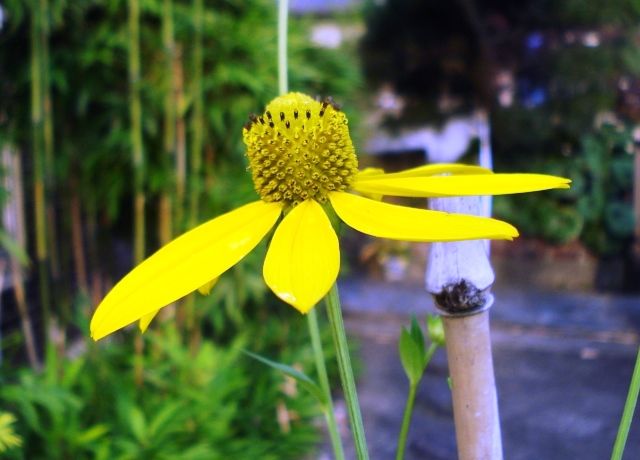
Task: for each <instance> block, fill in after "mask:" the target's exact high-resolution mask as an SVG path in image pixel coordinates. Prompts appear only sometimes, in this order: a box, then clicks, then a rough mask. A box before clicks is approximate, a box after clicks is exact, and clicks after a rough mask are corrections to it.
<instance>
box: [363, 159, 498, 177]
mask: <svg viewBox="0 0 640 460" xmlns="http://www.w3.org/2000/svg"><path fill="white" fill-rule="evenodd" d="M438 174H493V171H491V170H490V169H487V168H483V167H482V166H477V165H464V164H459V163H436V164H430V165H422V166H418V167H416V168H411V169H405V170H404V171H400V172H395V173H385V172H384V170H383V169H380V168H365V169H364V170H362V171H360V173H359V174H358V176H357V178H356V180H358V181H359V180H367V179H374V180H375V179H397V178H400V177H428V176H435V175H438Z"/></svg>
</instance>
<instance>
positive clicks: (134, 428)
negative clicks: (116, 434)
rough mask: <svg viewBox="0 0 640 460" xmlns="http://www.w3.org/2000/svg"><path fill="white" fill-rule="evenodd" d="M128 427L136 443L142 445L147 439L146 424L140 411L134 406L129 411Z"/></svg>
mask: <svg viewBox="0 0 640 460" xmlns="http://www.w3.org/2000/svg"><path fill="white" fill-rule="evenodd" d="M129 426H130V427H131V432H132V433H133V436H134V437H135V438H136V441H138V442H139V443H141V444H144V443H145V441H146V439H147V422H146V421H145V419H144V414H143V413H142V411H141V410H140V409H139V408H138V407H136V406H132V407H131V409H130V411H129Z"/></svg>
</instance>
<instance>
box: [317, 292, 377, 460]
mask: <svg viewBox="0 0 640 460" xmlns="http://www.w3.org/2000/svg"><path fill="white" fill-rule="evenodd" d="M325 302H326V304H327V312H328V314H329V323H330V324H331V332H332V334H333V344H334V346H335V347H336V354H337V358H338V370H339V371H340V381H341V382H342V390H343V391H344V398H345V401H346V403H347V408H348V410H349V421H350V422H351V431H352V433H353V442H354V444H355V446H356V453H357V455H358V459H359V460H367V459H368V458H369V453H368V451H367V440H366V438H365V436H364V424H363V423H362V414H361V413H360V404H359V403H358V394H357V392H356V383H355V379H354V377H353V368H352V367H351V358H350V357H349V345H348V343H347V335H346V333H345V330H344V321H343V320H342V309H341V306H340V297H339V294H338V286H337V285H336V284H334V285H333V287H332V288H331V290H330V291H329V294H327V297H326V298H325Z"/></svg>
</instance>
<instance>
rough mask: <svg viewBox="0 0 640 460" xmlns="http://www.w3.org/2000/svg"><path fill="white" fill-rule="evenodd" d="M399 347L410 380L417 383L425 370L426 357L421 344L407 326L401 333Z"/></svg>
mask: <svg viewBox="0 0 640 460" xmlns="http://www.w3.org/2000/svg"><path fill="white" fill-rule="evenodd" d="M398 349H399V351H400V361H401V362H402V367H403V368H404V372H405V373H406V374H407V377H408V379H409V382H411V384H412V385H415V384H417V383H418V381H419V380H420V377H421V376H422V372H423V371H424V357H423V355H422V353H421V351H420V346H419V345H418V344H417V343H416V341H415V340H414V338H413V336H412V335H411V333H410V332H409V331H408V330H407V329H405V328H403V329H402V332H401V333H400V342H399V344H398Z"/></svg>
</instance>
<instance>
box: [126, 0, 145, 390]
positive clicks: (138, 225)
mask: <svg viewBox="0 0 640 460" xmlns="http://www.w3.org/2000/svg"><path fill="white" fill-rule="evenodd" d="M128 39H129V113H130V117H131V121H130V122H131V131H130V132H131V160H132V163H133V187H134V228H133V232H134V239H133V260H134V265H137V264H139V263H140V262H142V260H143V259H144V253H145V245H144V236H145V215H144V213H145V194H144V175H145V170H144V167H145V165H144V152H143V145H142V106H141V102H140V83H141V81H140V5H139V3H138V0H129V37H128ZM134 346H135V357H134V379H135V382H136V385H138V386H141V385H142V381H143V372H144V369H143V361H142V353H143V349H144V342H143V341H142V336H141V335H139V334H138V335H136V337H135V345H134Z"/></svg>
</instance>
